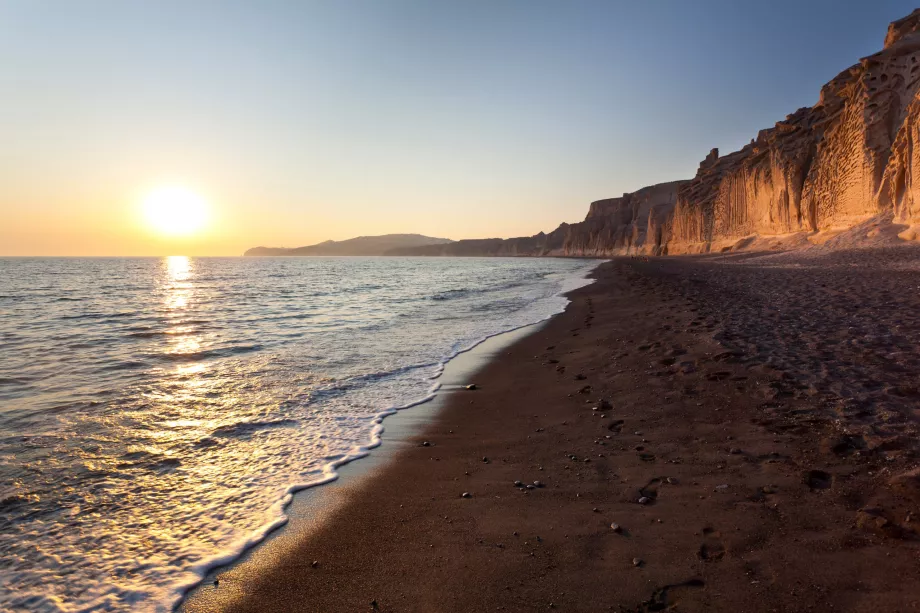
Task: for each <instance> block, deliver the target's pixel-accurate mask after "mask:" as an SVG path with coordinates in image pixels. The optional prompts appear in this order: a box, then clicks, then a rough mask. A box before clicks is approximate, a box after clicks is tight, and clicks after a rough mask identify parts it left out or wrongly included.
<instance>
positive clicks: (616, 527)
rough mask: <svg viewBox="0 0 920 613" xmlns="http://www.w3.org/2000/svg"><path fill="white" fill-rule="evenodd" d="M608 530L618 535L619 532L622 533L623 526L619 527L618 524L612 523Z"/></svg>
mask: <svg viewBox="0 0 920 613" xmlns="http://www.w3.org/2000/svg"><path fill="white" fill-rule="evenodd" d="M610 529H611V530H613V531H614V532H616V533H618V534H619V533H620V532H622V531H623V526H621V525H620V524H618V523H616V522H614V523H612V524H610Z"/></svg>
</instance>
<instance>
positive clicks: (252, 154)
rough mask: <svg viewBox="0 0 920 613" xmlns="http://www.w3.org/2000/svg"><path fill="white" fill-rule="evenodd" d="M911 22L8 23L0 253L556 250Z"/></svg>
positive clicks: (331, 13) (279, 9)
mask: <svg viewBox="0 0 920 613" xmlns="http://www.w3.org/2000/svg"><path fill="white" fill-rule="evenodd" d="M912 8H913V7H912V6H911V5H910V4H908V3H905V2H895V1H887V2H879V3H874V4H873V5H871V6H853V7H847V9H846V10H842V9H841V8H840V5H839V3H834V2H815V3H808V4H807V5H802V4H801V3H792V2H782V3H778V4H772V5H771V6H738V5H736V4H735V3H731V2H723V1H720V2H705V3H698V4H693V5H689V4H683V3H677V2H671V3H659V4H656V5H654V6H651V5H648V6H632V5H630V4H626V3H622V4H621V3H613V2H573V3H566V4H564V5H563V4H555V3H550V2H497V3H464V4H460V3H457V4H448V3H441V2H417V1H392V2H386V3H380V2H369V1H354V2H343V3H335V4H333V3H319V2H316V3H313V2H309V3H287V2H271V3H261V4H258V5H255V4H252V5H248V4H244V3H237V2H233V3H229V2H210V1H202V2H196V3H193V4H185V3H178V2H161V3H157V4H156V5H152V4H142V3H138V2H115V1H100V2H93V3H87V4H77V3H63V2H11V3H5V4H4V5H2V6H0V52H2V53H3V54H4V57H6V58H7V61H6V62H5V65H4V68H3V69H2V70H0V113H2V117H3V122H4V136H3V140H2V145H0V147H2V149H0V150H2V152H3V155H2V161H0V186H2V187H0V206H2V210H3V213H2V219H3V223H2V224H0V255H7V256H15V255H36V256H41V255H49V256H50V255H72V256H121V255H124V256H127V255H151V256H153V255H169V254H180V253H181V254H184V255H213V256H221V255H241V254H242V253H243V251H244V250H245V249H247V248H250V247H255V246H258V245H264V246H273V247H280V246H285V247H299V246H303V245H310V244H315V243H319V242H322V241H325V240H343V239H348V238H352V237H356V236H362V235H364V236H369V235H380V234H392V233H415V234H424V235H427V236H434V237H443V238H450V239H454V240H457V239H463V238H487V237H502V238H505V237H511V236H528V235H532V234H535V233H537V232H540V231H547V232H548V231H551V230H552V229H554V228H555V227H556V226H557V225H558V224H559V223H561V222H576V221H580V220H581V219H583V218H584V215H585V213H586V212H587V208H588V204H589V202H591V201H592V200H598V199H602V198H609V197H615V196H619V195H621V194H622V193H623V192H629V191H634V190H636V189H639V188H641V187H644V186H647V185H651V184H655V183H661V182H665V181H673V180H676V179H689V178H691V177H692V176H693V175H694V173H695V172H696V168H697V166H698V164H699V162H700V161H701V160H702V159H703V157H705V155H706V153H707V152H708V151H709V150H710V149H711V148H712V147H719V148H720V150H721V151H722V152H723V153H725V152H728V151H732V150H736V149H738V148H740V147H741V146H743V145H744V144H745V143H747V142H748V141H749V140H750V139H751V138H752V137H754V136H755V135H756V134H757V131H758V130H760V129H763V128H767V127H771V126H772V125H774V124H775V122H776V121H778V120H781V119H783V117H784V116H785V115H786V114H788V113H791V112H793V111H794V110H796V109H797V108H799V107H802V106H810V105H812V104H813V103H814V102H815V101H816V100H817V97H818V91H819V89H820V87H821V86H822V85H823V84H824V83H825V82H826V81H828V80H830V79H831V78H832V77H834V75H836V74H837V73H839V72H840V71H841V70H843V69H845V68H846V67H848V66H850V65H852V64H853V62H854V61H855V60H856V58H859V57H863V56H865V55H868V54H871V53H874V52H875V51H877V50H879V49H881V47H882V41H883V37H884V32H885V28H886V27H887V24H888V23H889V22H891V21H892V20H895V19H898V18H900V17H903V16H905V15H907V14H908V13H909V12H910V11H911V10H912ZM791 15H794V18H792V17H790V16H791ZM749 24H756V29H752V28H751V27H750V25H749ZM815 41H821V44H820V45H816V44H815ZM170 190H171V191H170Z"/></svg>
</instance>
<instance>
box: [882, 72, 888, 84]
mask: <svg viewBox="0 0 920 613" xmlns="http://www.w3.org/2000/svg"><path fill="white" fill-rule="evenodd" d="M887 80H888V75H886V74H884V73H882V83H884V82H885V81H887Z"/></svg>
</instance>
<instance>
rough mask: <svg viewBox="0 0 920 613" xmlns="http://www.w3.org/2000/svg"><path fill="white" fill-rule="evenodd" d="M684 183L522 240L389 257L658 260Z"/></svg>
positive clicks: (615, 202) (610, 204) (601, 203)
mask: <svg viewBox="0 0 920 613" xmlns="http://www.w3.org/2000/svg"><path fill="white" fill-rule="evenodd" d="M684 183H686V181H672V182H671V183H662V184H660V185H652V186H651V187H645V188H643V189H640V190H639V191H637V192H634V193H631V194H623V196H622V197H621V198H608V199H607V200H598V201H597V202H592V203H591V207H590V209H589V211H588V216H587V217H586V218H585V220H584V221H581V222H578V223H573V224H568V223H564V224H562V225H560V226H559V227H558V228H556V229H555V230H553V231H552V232H550V233H549V234H546V233H543V232H541V233H539V234H536V235H534V236H528V237H522V238H508V239H498V238H487V239H474V240H461V241H457V242H454V243H450V244H447V245H433V246H430V247H421V248H414V249H397V250H393V251H391V252H390V253H389V255H442V256H585V257H598V256H600V257H603V256H612V255H626V254H635V253H643V254H658V253H660V252H661V251H662V242H661V240H662V236H663V234H662V230H663V228H664V226H665V221H664V220H666V219H667V218H668V217H669V216H670V214H671V212H672V211H673V209H674V206H675V204H676V203H677V190H678V188H679V187H680V186H681V185H683V184H684Z"/></svg>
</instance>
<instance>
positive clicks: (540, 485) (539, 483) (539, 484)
mask: <svg viewBox="0 0 920 613" xmlns="http://www.w3.org/2000/svg"><path fill="white" fill-rule="evenodd" d="M533 486H534V487H543V482H542V481H534V482H533Z"/></svg>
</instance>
